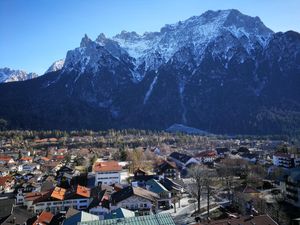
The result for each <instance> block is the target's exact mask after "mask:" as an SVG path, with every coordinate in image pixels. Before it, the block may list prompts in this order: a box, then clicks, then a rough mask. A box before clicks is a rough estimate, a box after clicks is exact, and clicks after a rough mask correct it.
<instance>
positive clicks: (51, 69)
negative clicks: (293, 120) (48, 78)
mask: <svg viewBox="0 0 300 225" xmlns="http://www.w3.org/2000/svg"><path fill="white" fill-rule="evenodd" d="M64 63H65V59H59V60H57V61H55V62H54V63H53V64H52V65H51V66H50V67H49V68H48V70H47V71H46V72H45V73H50V72H54V71H58V70H61V69H62V68H63V66H64Z"/></svg>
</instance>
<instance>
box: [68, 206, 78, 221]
mask: <svg viewBox="0 0 300 225" xmlns="http://www.w3.org/2000/svg"><path fill="white" fill-rule="evenodd" d="M79 212H80V211H79V210H77V209H74V208H72V207H70V208H69V209H68V211H67V213H66V219H68V218H69V217H71V216H74V215H75V214H77V213H79Z"/></svg>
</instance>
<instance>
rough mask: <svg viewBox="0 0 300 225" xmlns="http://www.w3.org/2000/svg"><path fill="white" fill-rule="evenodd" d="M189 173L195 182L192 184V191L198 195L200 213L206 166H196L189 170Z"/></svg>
mask: <svg viewBox="0 0 300 225" xmlns="http://www.w3.org/2000/svg"><path fill="white" fill-rule="evenodd" d="M189 174H190V176H191V178H192V179H193V181H194V183H192V184H191V192H192V194H193V195H194V196H195V197H196V199H197V203H198V213H199V214H200V209H201V194H202V189H203V186H204V178H205V175H204V168H203V167H202V166H200V165H197V166H194V167H192V168H191V169H190V170H189Z"/></svg>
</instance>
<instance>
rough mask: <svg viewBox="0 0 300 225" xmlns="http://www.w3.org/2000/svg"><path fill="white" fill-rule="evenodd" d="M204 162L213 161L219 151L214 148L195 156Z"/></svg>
mask: <svg viewBox="0 0 300 225" xmlns="http://www.w3.org/2000/svg"><path fill="white" fill-rule="evenodd" d="M195 158H196V159H198V160H199V161H200V162H202V163H212V162H214V161H215V160H216V158H217V152H216V151H212V150H207V151H202V152H200V153H198V154H197V155H196V156H195Z"/></svg>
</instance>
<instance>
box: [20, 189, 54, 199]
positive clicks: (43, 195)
mask: <svg viewBox="0 0 300 225" xmlns="http://www.w3.org/2000/svg"><path fill="white" fill-rule="evenodd" d="M51 192H52V189H51V190H49V191H44V192H30V193H26V194H25V199H26V201H33V202H38V201H40V200H43V199H45V198H48V197H49V196H50V193H51Z"/></svg>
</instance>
